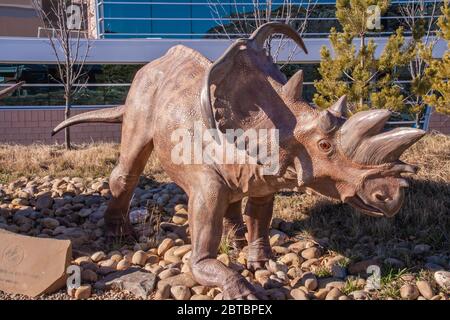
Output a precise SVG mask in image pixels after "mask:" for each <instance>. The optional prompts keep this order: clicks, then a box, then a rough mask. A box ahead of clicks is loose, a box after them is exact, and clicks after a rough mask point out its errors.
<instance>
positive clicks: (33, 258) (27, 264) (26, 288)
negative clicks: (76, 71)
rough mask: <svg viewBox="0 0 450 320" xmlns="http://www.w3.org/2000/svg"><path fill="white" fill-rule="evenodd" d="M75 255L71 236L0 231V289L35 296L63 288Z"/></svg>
mask: <svg viewBox="0 0 450 320" xmlns="http://www.w3.org/2000/svg"><path fill="white" fill-rule="evenodd" d="M71 258H72V246H71V243H70V241H69V240H55V239H43V238H35V237H28V236H22V235H17V234H14V233H10V232H0V290H2V291H4V292H8V293H14V294H24V295H27V296H31V297H35V296H38V295H41V294H44V293H51V292H55V291H57V290H59V289H61V288H62V287H63V286H64V285H65V281H66V269H67V267H68V266H69V263H70V260H71Z"/></svg>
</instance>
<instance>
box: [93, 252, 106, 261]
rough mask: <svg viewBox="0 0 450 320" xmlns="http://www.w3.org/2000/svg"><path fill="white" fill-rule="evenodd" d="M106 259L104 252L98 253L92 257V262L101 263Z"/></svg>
mask: <svg viewBox="0 0 450 320" xmlns="http://www.w3.org/2000/svg"><path fill="white" fill-rule="evenodd" d="M104 259H106V254H105V253H104V252H103V251H98V252H96V253H94V254H93V255H92V256H91V260H92V261H94V262H100V261H102V260H104Z"/></svg>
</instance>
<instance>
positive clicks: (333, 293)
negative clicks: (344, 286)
mask: <svg viewBox="0 0 450 320" xmlns="http://www.w3.org/2000/svg"><path fill="white" fill-rule="evenodd" d="M342 295H343V293H342V292H341V290H339V289H338V288H333V289H331V290H330V291H329V292H328V294H327V295H326V297H325V300H338V299H339V297H340V296H342Z"/></svg>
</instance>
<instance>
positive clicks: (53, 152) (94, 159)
mask: <svg viewBox="0 0 450 320" xmlns="http://www.w3.org/2000/svg"><path fill="white" fill-rule="evenodd" d="M118 159H119V145H118V144H115V143H92V144H81V145H74V147H73V149H72V150H66V149H65V148H64V146H62V145H43V144H34V145H29V146H24V145H9V144H0V183H9V182H11V181H13V180H15V179H17V178H19V177H22V176H25V177H27V178H32V177H36V176H38V177H44V176H48V175H49V176H52V177H55V178H62V177H65V176H69V177H81V178H88V177H90V178H98V177H108V176H109V175H110V173H111V171H112V169H113V168H114V166H115V165H116V164H117V161H118ZM144 174H145V175H153V176H155V177H156V178H157V179H158V180H161V181H167V180H168V177H167V175H165V174H164V173H163V170H162V168H161V165H160V163H159V161H158V160H157V159H156V157H155V156H152V157H150V159H149V161H148V163H147V166H146V167H145V170H144Z"/></svg>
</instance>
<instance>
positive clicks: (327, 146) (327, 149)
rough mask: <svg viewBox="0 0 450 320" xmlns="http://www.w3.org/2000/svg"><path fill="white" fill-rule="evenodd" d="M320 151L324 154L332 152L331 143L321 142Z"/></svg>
mask: <svg viewBox="0 0 450 320" xmlns="http://www.w3.org/2000/svg"><path fill="white" fill-rule="evenodd" d="M319 149H320V150H322V151H323V152H330V150H331V143H330V142H328V141H327V140H320V141H319Z"/></svg>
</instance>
